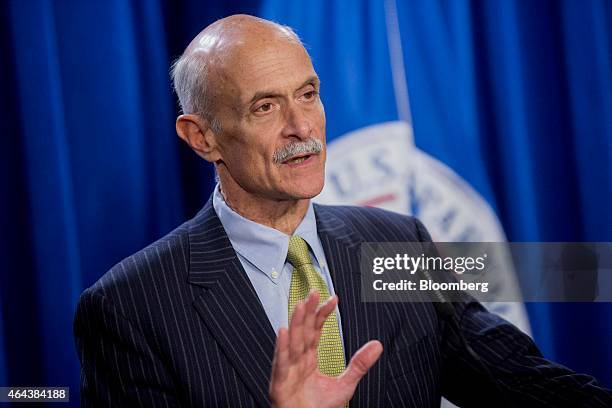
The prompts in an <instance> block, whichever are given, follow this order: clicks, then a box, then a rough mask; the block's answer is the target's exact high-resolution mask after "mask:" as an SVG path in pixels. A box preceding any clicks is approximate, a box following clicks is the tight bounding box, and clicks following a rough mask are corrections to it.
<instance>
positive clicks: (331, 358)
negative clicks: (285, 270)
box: [287, 235, 345, 377]
mask: <svg viewBox="0 0 612 408" xmlns="http://www.w3.org/2000/svg"><path fill="white" fill-rule="evenodd" d="M287 260H288V261H289V263H291V265H293V274H292V275H291V288H290V289H289V319H291V316H292V315H293V310H294V309H295V305H296V304H297V302H299V301H301V300H303V299H305V298H306V296H308V292H309V291H310V290H311V289H316V290H318V291H319V293H320V294H321V297H320V299H319V305H321V304H323V303H324V302H325V301H326V300H327V299H329V296H330V295H329V290H328V289H327V285H326V284H325V281H324V280H323V278H322V277H321V275H320V274H319V273H318V272H317V271H316V270H315V268H314V266H312V260H311V259H310V253H309V252H308V244H306V241H304V240H303V239H302V238H301V237H299V236H295V235H294V236H292V237H291V238H289V250H288V251H287ZM317 364H318V367H319V371H320V372H321V373H323V374H325V375H328V376H330V377H337V376H339V375H340V374H342V372H343V371H344V368H345V362H344V352H343V351H342V340H341V339H340V329H339V327H338V319H337V317H336V313H335V312H333V313H331V314H330V315H329V316H328V317H327V320H325V323H324V324H323V330H322V333H321V340H320V341H319V347H318V349H317Z"/></svg>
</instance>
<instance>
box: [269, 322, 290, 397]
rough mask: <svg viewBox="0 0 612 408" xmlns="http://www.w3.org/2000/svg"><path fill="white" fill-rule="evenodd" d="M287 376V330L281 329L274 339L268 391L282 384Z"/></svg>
mask: <svg viewBox="0 0 612 408" xmlns="http://www.w3.org/2000/svg"><path fill="white" fill-rule="evenodd" d="M288 375H289V334H288V333H287V328H285V327H281V328H280V329H279V330H278V336H277V337H276V346H275V347H274V359H273V360H272V376H271V382H270V389H272V387H273V385H278V383H280V382H283V381H284V380H285V379H286V378H287V376H288Z"/></svg>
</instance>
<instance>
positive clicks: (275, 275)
mask: <svg viewBox="0 0 612 408" xmlns="http://www.w3.org/2000/svg"><path fill="white" fill-rule="evenodd" d="M276 278H278V272H276V269H272V279H276Z"/></svg>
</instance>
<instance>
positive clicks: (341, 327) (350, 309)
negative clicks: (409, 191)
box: [75, 16, 612, 407]
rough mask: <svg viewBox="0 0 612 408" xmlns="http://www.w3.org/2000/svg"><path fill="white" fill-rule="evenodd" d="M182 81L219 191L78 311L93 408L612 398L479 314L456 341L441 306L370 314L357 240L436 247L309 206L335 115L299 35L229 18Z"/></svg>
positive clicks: (410, 230)
mask: <svg viewBox="0 0 612 408" xmlns="http://www.w3.org/2000/svg"><path fill="white" fill-rule="evenodd" d="M173 79H174V84H175V89H176V92H177V94H178V97H179V99H180V103H181V107H182V109H183V114H182V115H181V116H179V117H178V119H177V122H176V128H177V132H178V134H179V136H180V137H181V138H182V139H183V140H184V141H185V142H186V143H187V144H188V145H189V146H190V147H191V148H192V149H193V150H194V151H195V152H196V153H197V154H198V155H199V156H201V157H202V158H203V159H204V160H206V161H209V162H212V163H214V165H215V169H216V171H217V174H218V177H219V184H218V186H217V188H216V189H215V192H214V193H213V196H212V197H211V199H210V200H209V202H208V203H207V204H206V205H205V206H204V208H203V209H202V210H201V211H200V212H199V213H198V214H197V215H196V217H195V218H193V219H192V220H189V221H187V222H186V223H185V224H183V225H181V226H180V227H178V228H177V229H176V230H175V231H173V232H171V233H170V234H168V235H167V236H166V237H164V238H162V239H160V240H159V241H157V242H156V243H154V244H152V245H151V246H149V247H147V248H145V249H144V250H142V251H140V252H138V253H137V254H135V255H133V256H131V257H129V258H127V259H125V260H123V261H122V262H120V263H119V264H118V265H116V266H115V267H113V268H112V269H111V270H110V271H109V272H107V273H106V274H105V275H104V276H103V277H102V278H101V279H100V280H99V281H98V282H97V283H96V284H94V285H93V286H92V287H91V288H89V289H87V290H86V291H85V292H84V293H83V295H82V296H81V299H80V301H79V304H78V308H77V313H76V318H75V337H76V343H77V349H78V352H79V358H80V360H81V364H82V374H81V379H82V402H83V405H85V406H90V405H91V406H130V407H131V406H147V407H151V406H255V405H259V406H268V405H270V404H274V405H276V406H279V407H281V406H283V407H293V406H317V407H334V406H336V407H341V406H344V405H345V404H347V403H350V405H351V406H372V407H377V406H387V405H388V406H403V407H406V406H409V407H435V406H439V404H440V399H441V396H442V395H444V396H446V397H448V398H449V399H451V400H453V401H455V402H457V403H459V404H467V405H473V406H479V405H483V406H485V405H486V406H497V405H502V406H503V405H504V404H506V405H511V406H516V405H518V404H519V403H521V404H525V405H527V406H536V405H544V406H548V405H550V406H563V405H565V404H570V405H571V406H579V405H580V404H582V405H589V404H590V405H592V406H597V405H598V404H599V405H600V406H605V405H606V404H608V403H609V401H611V400H612V398H610V396H609V394H608V392H607V391H606V390H604V389H602V388H600V387H599V386H598V385H597V383H596V382H595V381H594V380H593V379H592V378H591V377H588V376H584V375H577V374H574V373H572V372H571V371H570V370H568V369H566V368H564V367H562V366H559V365H556V364H554V363H551V362H548V361H546V360H545V359H543V358H542V356H541V355H540V353H539V351H538V350H537V348H536V347H535V345H534V344H533V343H532V341H531V340H530V339H529V338H528V337H527V336H525V335H524V334H522V333H521V332H520V331H518V330H517V329H516V328H514V327H513V326H512V325H510V324H509V323H507V322H505V321H503V320H501V319H500V318H498V317H496V316H494V315H491V314H489V313H488V312H486V310H484V309H483V308H482V307H481V306H480V305H479V304H477V303H476V302H465V303H461V304H456V305H455V306H454V308H453V313H455V314H456V316H457V317H460V319H458V320H459V321H461V325H460V326H458V328H457V327H450V326H449V325H448V323H447V321H446V320H445V319H443V318H442V317H441V314H440V313H438V312H437V311H436V308H435V307H434V306H433V305H432V304H430V303H363V302H361V301H360V282H359V275H358V271H359V263H358V259H359V247H360V246H359V244H360V243H362V242H375V241H378V242H387V241H389V242H393V241H411V242H416V243H418V242H421V241H428V240H429V236H428V234H427V232H426V230H425V229H424V228H423V226H422V225H421V224H420V223H419V222H418V221H416V220H415V219H413V218H410V217H405V216H401V215H397V214H393V213H389V212H385V211H381V210H375V209H362V208H351V207H327V206H317V205H313V204H312V203H311V201H310V199H311V198H313V197H314V196H316V195H317V194H318V193H319V192H320V191H321V189H322V187H323V181H324V168H325V112H324V109H323V104H322V102H321V100H320V98H319V79H318V77H317V74H316V73H315V70H314V69H313V66H312V63H311V61H310V58H309V56H308V53H307V52H306V50H305V49H304V47H303V46H302V44H301V42H300V40H299V39H298V38H297V37H296V36H295V34H294V33H293V32H292V31H291V30H290V29H288V28H286V27H282V26H279V25H278V24H275V23H272V22H268V21H265V20H261V19H258V18H254V17H250V16H231V17H228V18H225V19H222V20H219V21H217V22H215V23H214V24H212V25H210V26H209V27H207V28H206V29H205V30H204V31H202V32H201V33H200V34H199V35H198V36H197V37H196V38H195V39H194V40H193V41H192V42H191V44H190V45H189V46H188V47H187V49H186V50H185V52H184V54H183V55H182V56H181V57H180V59H179V60H178V61H177V62H176V63H175V65H174V67H173ZM364 106H365V105H364ZM338 299H339V303H338ZM289 322H290V324H289ZM287 326H288V329H287V328H286V327H287ZM457 330H459V332H458V331H457ZM462 338H463V339H465V338H467V341H463V340H461V339H462ZM467 343H469V344H470V346H468V345H467ZM383 349H384V352H383ZM468 351H469V352H468ZM478 356H480V357H478ZM347 361H349V363H348V364H347V363H346V362H347Z"/></svg>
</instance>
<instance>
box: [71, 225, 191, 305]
mask: <svg viewBox="0 0 612 408" xmlns="http://www.w3.org/2000/svg"><path fill="white" fill-rule="evenodd" d="M191 222H192V220H189V221H187V222H185V223H183V224H182V225H180V226H179V227H177V228H176V229H174V230H173V231H171V232H169V233H168V234H166V235H165V236H163V237H162V238H160V239H158V240H157V241H155V242H153V243H151V244H150V245H148V246H146V247H145V248H143V249H141V250H140V251H138V252H136V253H134V254H132V255H130V256H128V257H127V258H125V259H123V260H121V261H120V262H118V263H117V264H116V265H114V266H113V267H112V268H111V269H110V270H108V271H107V272H106V273H105V274H104V275H102V277H100V279H98V280H97V281H96V282H95V283H94V284H93V285H92V286H91V287H89V288H88V289H86V290H85V291H84V292H83V295H86V294H87V293H91V294H93V293H96V294H99V295H102V296H104V297H107V298H110V299H113V300H116V298H123V297H125V296H128V293H129V297H136V296H138V294H139V293H140V292H145V291H147V290H150V289H151V288H150V286H151V285H158V286H159V285H161V284H162V283H161V282H162V281H164V280H166V281H167V280H168V279H169V278H171V279H175V278H176V277H177V275H185V276H186V274H187V271H188V269H189V265H188V263H189V226H190V223H191Z"/></svg>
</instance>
